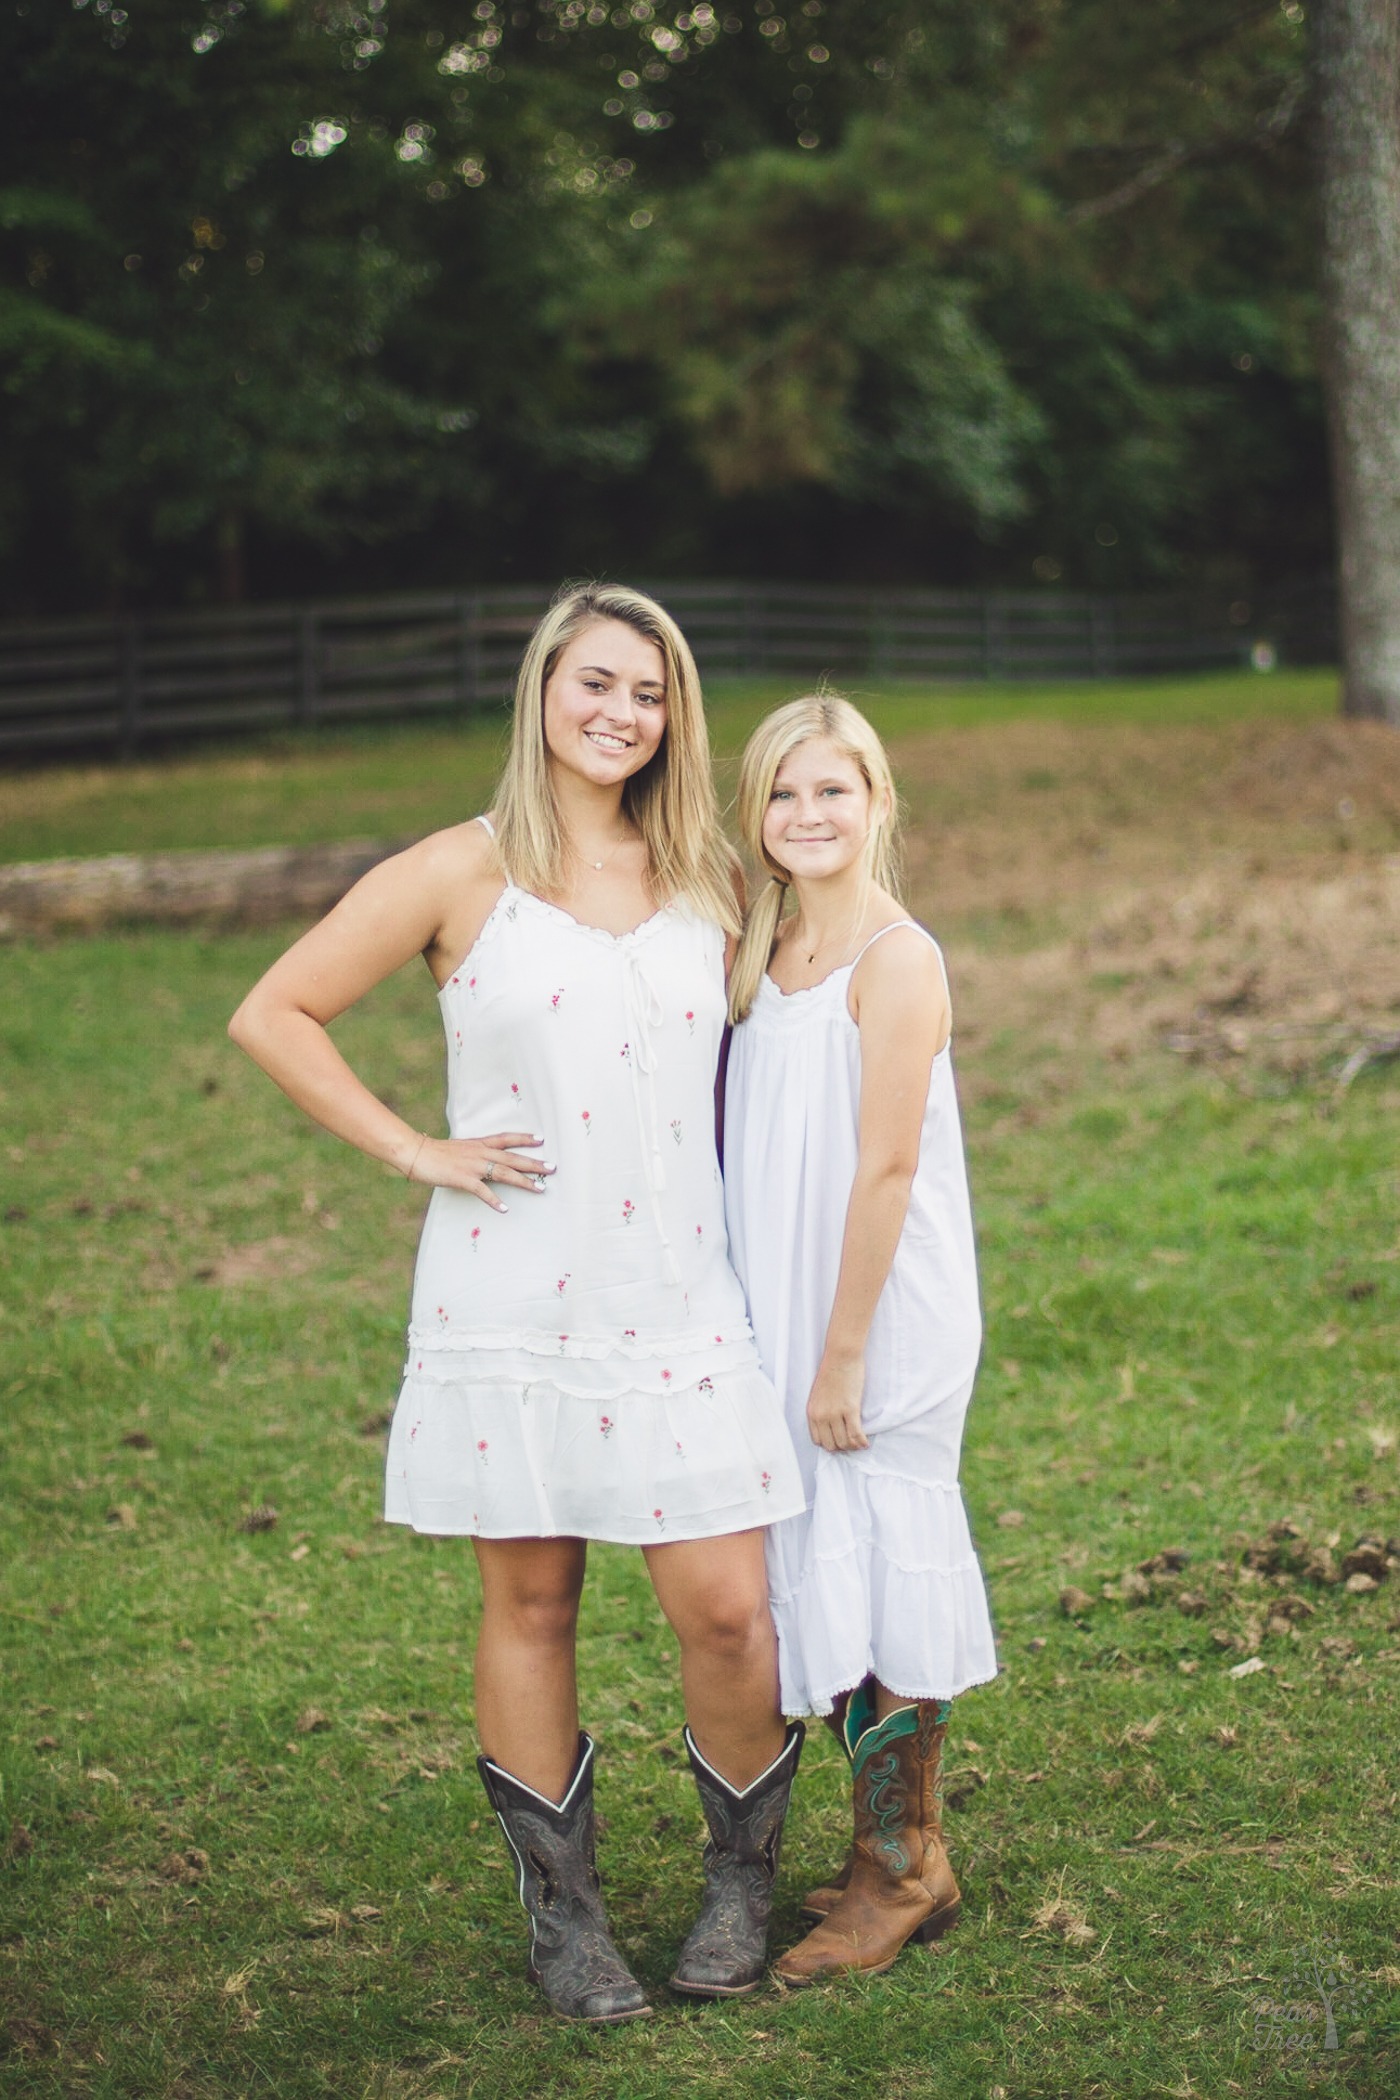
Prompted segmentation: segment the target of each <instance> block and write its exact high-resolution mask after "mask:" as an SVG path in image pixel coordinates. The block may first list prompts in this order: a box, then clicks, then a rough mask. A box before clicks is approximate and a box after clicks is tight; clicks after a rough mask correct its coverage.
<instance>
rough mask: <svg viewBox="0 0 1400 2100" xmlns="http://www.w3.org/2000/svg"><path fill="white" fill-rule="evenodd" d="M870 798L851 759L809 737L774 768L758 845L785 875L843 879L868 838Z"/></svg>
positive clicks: (825, 740)
mask: <svg viewBox="0 0 1400 2100" xmlns="http://www.w3.org/2000/svg"><path fill="white" fill-rule="evenodd" d="M871 816H872V810H871V793H870V788H869V784H868V783H867V781H866V778H865V775H864V774H863V773H862V771H861V769H860V767H859V766H858V765H857V764H856V762H855V760H854V759H853V758H850V757H848V756H847V754H846V753H845V752H844V751H840V750H838V749H837V747H836V746H835V745H834V744H833V743H831V742H830V741H829V739H828V738H826V737H818V736H814V737H808V738H807V740H806V742H805V743H801V744H799V745H798V746H797V747H796V749H795V750H793V751H790V752H789V753H788V756H787V757H786V758H785V759H784V760H783V762H782V764H781V765H780V766H779V768H778V771H777V775H776V777H775V779H774V782H773V789H772V793H771V795H770V796H769V800H768V808H767V811H766V812H765V815H764V819H763V844H764V847H765V848H766V850H767V852H768V854H769V856H770V858H771V859H772V860H773V861H774V862H776V864H777V865H778V866H779V867H780V868H782V869H784V870H785V871H786V872H787V873H788V874H799V875H803V876H807V877H810V878H812V879H820V878H824V877H827V876H831V875H839V874H844V873H845V871H846V869H847V868H849V867H850V866H851V865H852V864H853V863H854V862H856V861H858V860H860V859H861V858H862V857H863V855H864V853H865V849H866V844H867V841H868V840H869V837H870V824H871Z"/></svg>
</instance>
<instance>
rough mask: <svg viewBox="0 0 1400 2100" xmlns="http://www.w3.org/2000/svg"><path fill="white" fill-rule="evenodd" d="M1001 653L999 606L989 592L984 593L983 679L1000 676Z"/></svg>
mask: <svg viewBox="0 0 1400 2100" xmlns="http://www.w3.org/2000/svg"><path fill="white" fill-rule="evenodd" d="M1001 652H1002V617H1001V605H1000V603H999V602H998V600H997V598H996V597H995V595H994V594H993V593H992V592H991V591H986V592H984V593H983V596H982V676H983V677H984V678H988V679H995V678H999V677H1000V676H1001V670H1002V661H1001Z"/></svg>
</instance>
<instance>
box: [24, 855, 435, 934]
mask: <svg viewBox="0 0 1400 2100" xmlns="http://www.w3.org/2000/svg"><path fill="white" fill-rule="evenodd" d="M406 843H407V841H405V840H396V841H394V842H392V843H386V842H385V841H384V840H382V839H346V840H342V841H340V842H338V843H336V844H334V845H322V846H260V847H257V848H255V849H253V850H251V851H245V852H238V853H225V852H219V853H206V852H184V853H107V854H103V855H101V856H100V857H99V858H97V859H93V860H32V861H16V862H13V863H11V865H10V866H8V867H3V866H0V940H11V941H13V940H23V939H26V938H32V937H34V936H36V935H37V936H44V935H49V934H58V933H101V932H103V931H105V930H106V929H107V928H109V927H113V926H199V925H205V926H266V925H269V924H272V923H273V922H275V921H276V920H279V919H301V918H304V919H312V918H317V917H319V916H320V914H321V913H322V912H325V911H329V909H330V907H331V906H332V905H333V904H335V903H337V902H338V900H339V899H340V898H341V897H343V896H344V894H345V892H346V891H347V890H348V889H349V888H350V886H351V884H352V883H354V882H358V880H359V878H360V877H361V875H363V874H364V873H365V871H366V869H368V868H372V867H374V866H375V865H376V863H377V862H379V861H381V860H385V859H387V857H388V856H389V854H391V853H397V852H398V851H399V850H400V848H401V847H402V846H403V845H404V844H406Z"/></svg>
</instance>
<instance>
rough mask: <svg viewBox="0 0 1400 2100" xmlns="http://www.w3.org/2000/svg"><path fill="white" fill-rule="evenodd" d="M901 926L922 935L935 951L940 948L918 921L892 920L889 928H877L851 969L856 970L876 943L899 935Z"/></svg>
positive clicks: (856, 957)
mask: <svg viewBox="0 0 1400 2100" xmlns="http://www.w3.org/2000/svg"><path fill="white" fill-rule="evenodd" d="M901 926H908V927H909V928H910V929H911V931H912V932H914V933H921V934H922V935H923V937H924V939H925V940H926V941H927V942H928V943H929V944H930V946H931V947H933V948H935V949H936V948H937V947H938V943H937V941H936V940H934V938H933V935H932V934H931V933H930V932H929V930H928V928H927V926H921V925H920V924H919V922H918V920H917V919H891V920H890V923H889V925H888V926H880V927H877V929H876V930H875V932H874V933H872V934H871V936H870V938H869V940H868V941H867V942H866V944H865V946H864V948H862V949H860V950H859V952H858V953H857V954H856V956H855V958H854V959H853V961H852V963H851V968H852V969H854V968H855V966H856V963H858V962H859V961H860V959H861V956H862V955H865V954H866V953H868V951H869V950H870V949H871V948H873V947H874V946H875V943H876V941H882V940H883V939H884V938H885V935H886V934H887V933H898V931H899V929H900V927H901ZM939 960H940V962H941V961H942V955H941V953H940V955H939Z"/></svg>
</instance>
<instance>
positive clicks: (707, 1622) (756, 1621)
mask: <svg viewBox="0 0 1400 2100" xmlns="http://www.w3.org/2000/svg"><path fill="white" fill-rule="evenodd" d="M677 1631H678V1634H679V1638H680V1642H681V1646H682V1647H683V1648H688V1649H690V1650H692V1651H696V1650H698V1651H700V1652H701V1653H703V1654H706V1655H709V1656H713V1657H717V1658H719V1659H721V1660H729V1661H732V1662H735V1663H739V1662H742V1661H745V1660H746V1659H747V1658H748V1657H750V1656H751V1655H752V1654H753V1653H754V1652H755V1651H757V1650H761V1649H764V1648H766V1647H767V1646H768V1644H769V1643H770V1642H771V1641H772V1639H773V1638H774V1635H773V1622H772V1619H771V1617H770V1616H769V1611H768V1596H767V1592H766V1591H765V1590H749V1589H746V1588H738V1587H735V1588H729V1587H726V1588H725V1589H722V1590H714V1591H711V1592H708V1593H707V1594H705V1595H703V1596H700V1597H696V1598H694V1599H692V1601H691V1609H690V1611H689V1612H688V1614H687V1617H686V1624H685V1625H684V1626H683V1627H681V1628H678V1629H677Z"/></svg>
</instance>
